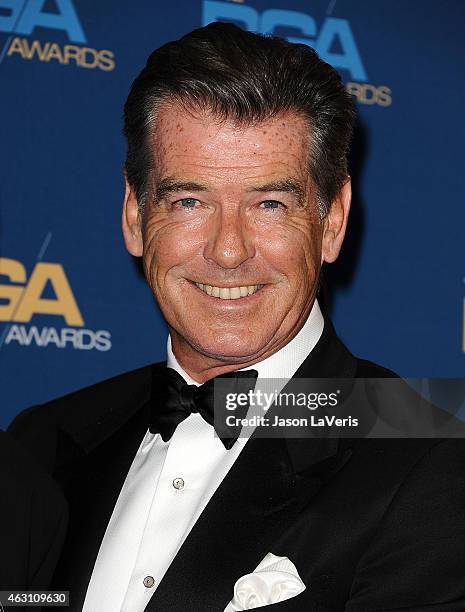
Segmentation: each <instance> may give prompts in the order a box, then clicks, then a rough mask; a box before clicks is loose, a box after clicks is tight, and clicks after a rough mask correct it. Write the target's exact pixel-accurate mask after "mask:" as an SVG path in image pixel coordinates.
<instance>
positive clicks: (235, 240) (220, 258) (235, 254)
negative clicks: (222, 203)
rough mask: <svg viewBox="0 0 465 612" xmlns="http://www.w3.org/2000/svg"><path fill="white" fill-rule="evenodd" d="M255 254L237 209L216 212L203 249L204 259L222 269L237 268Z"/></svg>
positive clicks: (241, 216)
mask: <svg viewBox="0 0 465 612" xmlns="http://www.w3.org/2000/svg"><path fill="white" fill-rule="evenodd" d="M254 254H255V248H254V245H253V240H252V237H251V236H250V229H247V227H246V219H244V215H243V213H242V212H241V210H239V209H227V208H226V207H225V208H223V209H222V210H218V211H217V213H216V215H215V218H214V219H212V225H211V226H210V228H209V235H208V239H207V243H206V245H205V249H204V257H205V259H207V260H208V261H210V262H214V263H215V264H217V265H218V266H221V267H222V268H228V269H234V268H238V267H239V266H240V265H241V264H242V263H244V261H246V260H247V259H250V258H252V257H253V256H254Z"/></svg>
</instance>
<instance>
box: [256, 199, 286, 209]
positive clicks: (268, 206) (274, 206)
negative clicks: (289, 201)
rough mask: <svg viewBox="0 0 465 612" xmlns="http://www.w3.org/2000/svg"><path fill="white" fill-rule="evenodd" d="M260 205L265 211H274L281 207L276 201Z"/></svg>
mask: <svg viewBox="0 0 465 612" xmlns="http://www.w3.org/2000/svg"><path fill="white" fill-rule="evenodd" d="M260 204H263V208H266V209H267V210H276V209H278V208H281V207H282V206H283V205H282V204H281V202H277V201H276V200H265V201H264V202H261V203H260Z"/></svg>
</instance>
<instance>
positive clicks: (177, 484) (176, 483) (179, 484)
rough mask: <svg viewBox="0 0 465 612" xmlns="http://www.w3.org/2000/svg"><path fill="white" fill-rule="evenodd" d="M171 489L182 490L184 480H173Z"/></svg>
mask: <svg viewBox="0 0 465 612" xmlns="http://www.w3.org/2000/svg"><path fill="white" fill-rule="evenodd" d="M173 487H174V488H175V489H178V490H180V489H184V480H183V479H182V478H175V479H174V480H173Z"/></svg>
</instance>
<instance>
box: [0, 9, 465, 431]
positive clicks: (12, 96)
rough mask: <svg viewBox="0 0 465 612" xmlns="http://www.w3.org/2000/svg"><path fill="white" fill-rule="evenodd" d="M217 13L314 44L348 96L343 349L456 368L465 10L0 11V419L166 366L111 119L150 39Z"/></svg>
mask: <svg viewBox="0 0 465 612" xmlns="http://www.w3.org/2000/svg"><path fill="white" fill-rule="evenodd" d="M214 20H223V21H225V20H226V21H228V20H229V21H234V22H236V23H238V24H239V25H241V26H242V27H244V28H248V29H250V30H254V31H258V32H274V33H276V34H279V35H283V36H286V37H288V38H289V39H292V40H296V41H300V42H305V43H306V44H309V45H311V46H314V47H315V48H316V49H317V51H318V52H319V53H320V54H321V55H322V57H323V58H324V59H326V60H327V61H329V62H330V63H332V64H333V65H334V66H335V67H336V68H337V69H338V70H340V72H341V74H342V75H343V78H344V81H345V82H346V84H347V88H348V89H349V91H350V92H351V93H352V94H353V95H354V96H355V97H356V99H357V102H358V104H357V107H358V111H359V125H358V128H357V133H356V137H355V142H354V151H353V156H352V158H353V159H352V174H353V178H354V192H355V193H354V209H353V216H352V220H351V223H350V227H349V235H348V238H347V243H346V245H345V247H344V249H343V252H342V255H341V259H340V261H339V262H338V263H337V264H335V265H334V266H333V268H332V269H330V270H328V273H327V275H326V282H327V285H328V287H329V295H330V299H329V301H330V304H331V311H332V316H333V319H334V321H335V325H336V328H337V330H338V331H339V334H340V335H341V337H342V338H343V340H344V341H345V342H346V343H347V344H348V346H349V347H350V348H351V349H352V351H353V352H354V353H355V354H357V355H359V356H363V357H365V358H369V359H372V360H374V361H377V362H379V363H382V364H384V365H386V366H388V367H390V368H392V369H394V370H396V371H397V372H398V373H400V374H401V375H404V376H411V377H423V376H428V377H439V376H441V377H462V376H464V371H465V353H464V350H465V347H464V315H465V284H464V281H465V278H464V277H465V265H464V264H465V258H464V248H463V245H464V240H463V231H464V225H465V224H464V221H465V213H464V199H463V196H464V177H465V172H464V164H463V162H464V156H463V143H464V142H465V133H464V132H465V124H464V120H463V103H464V93H465V92H464V90H465V82H464V78H463V76H464V74H465V71H464V68H465V66H464V57H465V37H464V36H463V28H464V25H465V3H464V2H463V1H462V0H448V1H445V0H443V1H441V2H438V1H437V0H436V1H428V0H410V1H409V2H402V1H400V0H378V1H377V2H371V3H367V2H354V1H353V0H324V1H320V0H312V1H308V0H307V1H300V0H286V1H285V2H284V0H279V1H274V0H267V1H263V2H261V1H259V0H256V1H254V0H244V2H239V1H235V2H231V1H226V0H224V1H212V0H177V2H167V3H165V2H153V0H139V2H137V3H136V2H134V1H133V0H99V2H95V1H94V0H53V1H51V0H50V1H47V0H0V73H1V74H0V83H1V86H2V90H1V91H2V96H1V104H2V106H3V111H2V119H3V120H2V130H1V134H2V135H1V156H2V157H1V170H2V178H1V182H0V198H1V214H0V362H1V370H0V372H1V374H0V376H1V379H0V384H1V388H0V402H1V416H0V426H5V425H6V424H7V423H8V422H9V421H10V420H11V418H12V417H13V416H14V415H15V414H16V413H17V412H18V411H19V410H21V409H23V408H24V407H26V406H28V405H31V404H33V403H37V402H42V401H45V400H48V399H51V398H53V397H57V396H60V395H62V394H64V393H67V392H70V391H73V390H75V389H78V388H81V387H84V386H86V385H89V384H92V383H94V382H97V381H99V380H102V379H105V378H108V377H110V376H113V375H116V374H119V373H121V372H124V371H127V370H131V369H133V368H136V367H139V366H142V365H145V364H147V363H150V362H153V361H158V360H160V359H163V358H164V357H165V349H166V343H165V341H166V335H167V331H166V327H165V324H164V322H163V320H162V318H161V316H160V313H159V311H158V309H157V306H156V304H155V302H154V300H153V298H152V296H151V293H150V291H149V289H148V288H147V286H146V285H145V282H144V279H143V277H142V275H141V272H140V268H139V266H138V265H137V262H135V261H134V260H133V259H132V258H131V257H130V256H129V255H128V254H127V253H126V251H125V248H124V245H123V241H122V238H121V232H120V215H121V212H120V210H121V202H122V195H123V181H122V172H121V170H122V164H123V160H124V155H125V144H124V140H123V137H122V133H121V130H122V108H123V104H124V100H125V98H126V95H127V93H128V89H129V86H130V84H131V82H132V80H133V78H134V77H135V76H136V74H137V73H138V72H139V70H140V69H141V68H142V66H143V64H144V63H145V60H146V57H147V56H148V54H149V53H150V52H151V51H152V50H153V49H154V48H156V47H158V46H160V45H161V44H163V43H165V42H167V41H169V40H172V39H174V38H178V37H180V36H181V35H183V34H184V33H186V32H187V31H189V30H192V29H194V28H196V27H199V26H200V25H203V24H206V23H208V22H210V21H214Z"/></svg>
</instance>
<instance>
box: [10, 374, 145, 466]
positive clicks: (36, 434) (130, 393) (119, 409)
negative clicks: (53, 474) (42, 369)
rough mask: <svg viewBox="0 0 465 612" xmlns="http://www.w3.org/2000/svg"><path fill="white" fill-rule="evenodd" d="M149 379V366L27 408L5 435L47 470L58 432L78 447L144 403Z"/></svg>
mask: <svg viewBox="0 0 465 612" xmlns="http://www.w3.org/2000/svg"><path fill="white" fill-rule="evenodd" d="M151 380H152V366H150V365H148V366H143V367H141V368H138V369H136V370H131V371H129V372H125V373H123V374H119V375H118V376H114V377H112V378H109V379H106V380H103V381H100V382H98V383H95V384H93V385H90V386H89V387H84V388H83V389H79V390H77V391H73V392H72V393H68V394H67V395H64V396H62V397H59V398H56V399H53V400H51V401H48V402H46V403H44V404H39V405H35V406H31V407H30V408H27V409H25V410H23V411H22V412H20V413H19V414H18V415H17V416H16V417H15V418H14V420H13V421H12V423H11V424H10V426H9V427H8V432H9V433H10V434H12V435H13V436H14V437H15V438H16V439H17V440H19V441H20V442H21V444H22V445H23V446H24V447H26V448H27V449H28V450H29V451H30V452H32V454H34V455H35V456H36V457H38V458H39V460H40V461H41V463H43V464H44V465H46V466H47V467H48V468H50V466H51V465H53V463H54V458H55V455H56V451H57V445H58V443H59V434H60V432H62V433H64V434H65V435H67V436H70V437H71V438H73V439H74V440H75V442H77V443H78V444H79V443H80V442H81V441H82V440H86V436H87V432H92V431H95V430H96V429H98V430H102V428H104V427H105V426H107V425H108V424H111V423H120V422H121V421H122V420H124V419H125V418H126V414H127V415H128V416H130V415H131V414H132V413H133V412H134V411H135V410H136V409H137V408H138V407H140V405H141V404H142V403H144V402H145V401H147V400H148V397H149V395H150V390H151ZM87 437H88V436H87Z"/></svg>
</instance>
